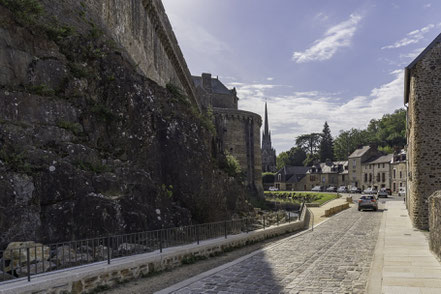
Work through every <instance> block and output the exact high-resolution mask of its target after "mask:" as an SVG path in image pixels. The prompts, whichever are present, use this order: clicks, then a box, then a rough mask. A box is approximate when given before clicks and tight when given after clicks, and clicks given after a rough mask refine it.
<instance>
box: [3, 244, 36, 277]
mask: <svg viewBox="0 0 441 294" xmlns="http://www.w3.org/2000/svg"><path fill="white" fill-rule="evenodd" d="M29 255H30V250H29V247H28V248H26V268H27V269H28V282H30V281H31V260H30V258H31V257H30V256H29ZM13 267H14V264H13V263H11V268H13ZM35 268H37V267H36V266H35ZM3 270H4V269H3Z"/></svg>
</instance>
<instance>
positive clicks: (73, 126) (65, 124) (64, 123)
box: [57, 120, 83, 135]
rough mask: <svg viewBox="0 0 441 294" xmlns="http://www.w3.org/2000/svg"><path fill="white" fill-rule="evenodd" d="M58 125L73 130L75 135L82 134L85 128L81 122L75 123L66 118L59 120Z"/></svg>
mask: <svg viewBox="0 0 441 294" xmlns="http://www.w3.org/2000/svg"><path fill="white" fill-rule="evenodd" d="M57 126H58V127H59V128H62V129H65V130H68V131H71V132H72V133H74V134H75V135H79V134H81V132H82V130H83V128H82V126H81V125H80V124H79V123H73V122H70V121H64V120H61V121H58V122H57Z"/></svg>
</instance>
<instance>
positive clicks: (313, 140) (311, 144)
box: [296, 133, 321, 155]
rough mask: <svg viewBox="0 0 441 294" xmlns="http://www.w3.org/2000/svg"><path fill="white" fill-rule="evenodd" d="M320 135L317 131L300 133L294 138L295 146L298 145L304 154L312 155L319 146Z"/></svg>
mask: <svg viewBox="0 0 441 294" xmlns="http://www.w3.org/2000/svg"><path fill="white" fill-rule="evenodd" d="M320 140H321V135H320V134H319V133H311V134H304V135H300V136H298V137H297V139H296V145H297V147H300V148H301V149H302V150H303V151H305V152H306V154H309V155H314V154H317V151H318V149H319V146H320Z"/></svg>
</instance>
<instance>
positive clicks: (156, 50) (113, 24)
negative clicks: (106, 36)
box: [84, 0, 198, 105]
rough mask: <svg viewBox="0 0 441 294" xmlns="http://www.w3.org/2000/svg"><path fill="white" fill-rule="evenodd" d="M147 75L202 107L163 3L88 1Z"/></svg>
mask: <svg viewBox="0 0 441 294" xmlns="http://www.w3.org/2000/svg"><path fill="white" fill-rule="evenodd" d="M84 3H85V5H87V7H88V8H89V9H90V10H91V11H93V12H95V14H96V15H97V16H98V17H100V18H101V20H102V22H103V25H104V26H105V27H106V28H107V29H108V31H109V32H110V33H111V34H112V36H113V38H114V39H115V40H116V41H117V43H118V44H119V45H121V46H122V47H124V49H125V50H126V51H127V52H128V54H129V55H130V57H131V58H132V59H133V61H134V63H135V64H136V65H137V66H138V68H139V69H140V70H141V71H142V72H143V73H144V75H145V76H147V77H148V78H150V79H152V80H154V81H155V82H157V83H158V84H159V85H161V86H163V87H164V86H165V85H166V84H167V83H172V84H174V85H176V86H178V87H180V88H181V89H183V90H184V91H185V93H186V95H187V96H188V97H190V99H191V100H192V102H193V103H195V104H196V105H198V102H197V99H196V90H195V87H194V84H193V81H192V79H191V74H190V71H189V69H188V67H187V64H186V62H185V59H184V57H183V55H182V52H181V50H180V48H179V45H178V41H177V40H176V37H175V35H174V33H173V30H172V27H171V24H170V21H169V20H168V17H167V15H166V13H165V10H164V6H163V5H162V2H161V0H131V1H120V0H85V1H84Z"/></svg>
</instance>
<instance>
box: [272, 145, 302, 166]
mask: <svg viewBox="0 0 441 294" xmlns="http://www.w3.org/2000/svg"><path fill="white" fill-rule="evenodd" d="M305 159H306V153H305V151H303V150H302V148H299V147H292V148H291V149H290V150H288V151H284V152H281V153H280V154H279V155H278V156H277V159H276V165H277V169H281V168H283V167H285V166H286V165H294V166H298V165H303V161H304V160H305Z"/></svg>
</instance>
